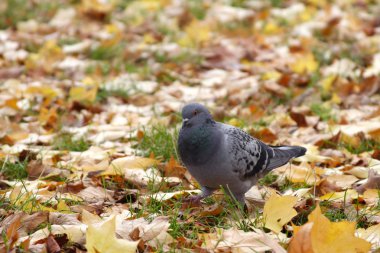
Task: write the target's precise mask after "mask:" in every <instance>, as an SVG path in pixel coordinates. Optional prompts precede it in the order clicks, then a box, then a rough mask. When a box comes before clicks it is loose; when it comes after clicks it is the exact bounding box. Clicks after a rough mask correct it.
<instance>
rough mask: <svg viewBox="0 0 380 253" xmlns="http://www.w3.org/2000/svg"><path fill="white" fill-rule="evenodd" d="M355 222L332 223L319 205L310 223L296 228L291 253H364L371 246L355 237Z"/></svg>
mask: <svg viewBox="0 0 380 253" xmlns="http://www.w3.org/2000/svg"><path fill="white" fill-rule="evenodd" d="M355 226H356V224H355V222H349V221H340V222H331V221H330V220H329V219H327V218H326V217H325V216H324V215H323V214H322V212H321V209H320V207H319V205H318V206H317V207H316V208H315V210H314V211H313V212H312V213H311V214H310V215H309V217H308V222H307V223H306V224H305V225H303V226H301V227H295V229H294V236H293V238H292V240H291V241H290V244H289V250H288V252H289V253H301V252H302V253H324V252H336V253H364V252H368V251H369V250H370V248H371V244H370V243H369V242H367V241H365V240H363V239H361V238H358V237H355Z"/></svg>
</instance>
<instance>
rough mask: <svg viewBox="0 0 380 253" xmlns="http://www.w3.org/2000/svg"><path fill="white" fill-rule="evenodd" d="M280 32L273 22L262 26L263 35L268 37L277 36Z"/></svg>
mask: <svg viewBox="0 0 380 253" xmlns="http://www.w3.org/2000/svg"><path fill="white" fill-rule="evenodd" d="M280 31H281V28H280V27H279V26H278V25H277V24H275V23H273V22H268V23H267V24H266V25H265V26H264V29H263V33H264V34H267V35H270V34H277V33H279V32H280Z"/></svg>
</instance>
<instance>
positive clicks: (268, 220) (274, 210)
mask: <svg viewBox="0 0 380 253" xmlns="http://www.w3.org/2000/svg"><path fill="white" fill-rule="evenodd" d="M297 200H298V198H297V197H293V196H278V195H272V196H271V197H269V199H268V200H267V202H266V203H265V206H264V213H263V217H264V221H265V227H266V228H269V229H270V230H272V231H273V232H275V233H279V232H280V231H281V230H282V226H284V225H285V224H287V223H288V222H289V221H290V220H291V219H292V218H293V217H294V216H296V215H297V212H296V210H295V209H294V208H293V206H295V204H296V203H297Z"/></svg>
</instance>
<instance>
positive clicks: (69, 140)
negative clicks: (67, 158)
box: [52, 133, 91, 152]
mask: <svg viewBox="0 0 380 253" xmlns="http://www.w3.org/2000/svg"><path fill="white" fill-rule="evenodd" d="M52 146H53V149H56V150H69V151H79V152H81V151H86V150H87V149H88V148H89V147H90V146H91V144H90V143H89V142H88V141H86V140H85V139H84V138H80V139H74V137H73V135H72V134H70V133H61V134H59V135H57V136H56V137H55V138H54V140H53V143H52Z"/></svg>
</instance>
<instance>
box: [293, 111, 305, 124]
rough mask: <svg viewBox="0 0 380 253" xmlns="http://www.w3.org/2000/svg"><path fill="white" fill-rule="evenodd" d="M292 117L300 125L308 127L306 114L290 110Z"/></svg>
mask: <svg viewBox="0 0 380 253" xmlns="http://www.w3.org/2000/svg"><path fill="white" fill-rule="evenodd" d="M289 115H290V117H291V118H292V119H293V120H294V121H295V122H296V123H297V126H298V127H307V126H308V125H307V121H306V117H305V115H303V114H302V113H297V112H294V111H290V113H289Z"/></svg>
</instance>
